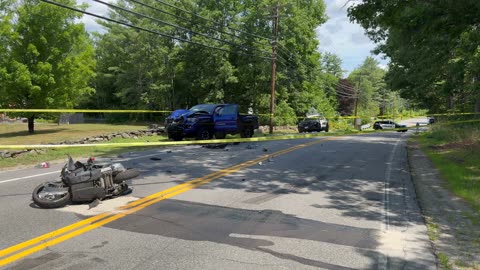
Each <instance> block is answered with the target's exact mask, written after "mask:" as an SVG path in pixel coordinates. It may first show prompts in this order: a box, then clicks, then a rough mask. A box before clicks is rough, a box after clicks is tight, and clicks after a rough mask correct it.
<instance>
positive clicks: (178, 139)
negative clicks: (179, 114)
mask: <svg viewBox="0 0 480 270" xmlns="http://www.w3.org/2000/svg"><path fill="white" fill-rule="evenodd" d="M170 137H171V138H172V140H174V141H181V140H183V137H182V136H181V135H172V136H170Z"/></svg>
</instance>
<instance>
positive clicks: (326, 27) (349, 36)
mask: <svg viewBox="0 0 480 270" xmlns="http://www.w3.org/2000/svg"><path fill="white" fill-rule="evenodd" d="M324 1H325V4H326V5H327V16H328V17H329V19H328V21H327V22H326V23H325V24H323V25H322V26H320V27H318V28H317V37H318V39H319V40H320V46H319V50H320V51H328V52H331V53H335V54H336V55H338V56H339V57H340V58H341V59H342V61H343V65H342V68H343V69H344V70H345V71H346V74H345V75H347V74H348V73H350V72H351V71H352V70H353V69H355V68H356V67H358V66H360V65H361V64H362V62H363V61H364V60H365V58H366V57H367V56H373V55H372V53H371V51H372V50H373V49H374V48H375V44H374V43H373V42H372V41H370V39H369V38H368V37H367V36H366V35H365V34H364V30H363V28H362V27H361V26H360V25H358V24H356V23H352V22H350V19H349V18H348V16H347V8H348V6H350V5H352V4H353V1H348V0H324ZM347 2H348V4H347V5H346V6H344V5H345V3H347ZM373 57H374V58H375V59H377V60H378V61H379V62H380V64H381V66H382V67H383V68H385V67H386V65H387V63H388V61H387V60H384V59H382V58H381V57H380V56H373Z"/></svg>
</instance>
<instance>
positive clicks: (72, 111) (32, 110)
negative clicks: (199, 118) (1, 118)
mask: <svg viewBox="0 0 480 270" xmlns="http://www.w3.org/2000/svg"><path fill="white" fill-rule="evenodd" d="M0 112H37V113H169V112H172V111H155V110H89V109H0Z"/></svg>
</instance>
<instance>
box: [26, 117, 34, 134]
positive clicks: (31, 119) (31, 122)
mask: <svg viewBox="0 0 480 270" xmlns="http://www.w3.org/2000/svg"><path fill="white" fill-rule="evenodd" d="M34 120H35V116H34V115H32V116H29V117H28V133H30V134H33V133H34V132H35V129H34Z"/></svg>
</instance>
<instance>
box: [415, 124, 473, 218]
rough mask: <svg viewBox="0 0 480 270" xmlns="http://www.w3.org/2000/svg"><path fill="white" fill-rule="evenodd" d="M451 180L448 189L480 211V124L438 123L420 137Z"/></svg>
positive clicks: (447, 179) (423, 146) (433, 158)
mask: <svg viewBox="0 0 480 270" xmlns="http://www.w3.org/2000/svg"><path fill="white" fill-rule="evenodd" d="M416 139H418V141H419V142H420V145H421V147H422V150H423V151H424V152H426V154H427V155H428V157H429V158H430V159H431V160H432V161H433V163H434V164H435V166H436V167H437V168H438V169H439V170H440V173H441V174H442V176H443V177H444V178H445V180H446V181H447V183H448V184H447V188H448V189H450V190H451V191H452V192H453V193H454V194H456V195H457V196H459V197H461V198H463V199H465V200H466V201H468V202H469V203H470V204H471V205H472V206H473V207H474V208H475V209H476V210H477V211H480V125H479V124H478V122H474V123H458V124H449V125H441V124H435V125H433V127H432V129H431V130H430V131H429V132H426V133H423V134H420V135H419V136H418V137H416Z"/></svg>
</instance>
